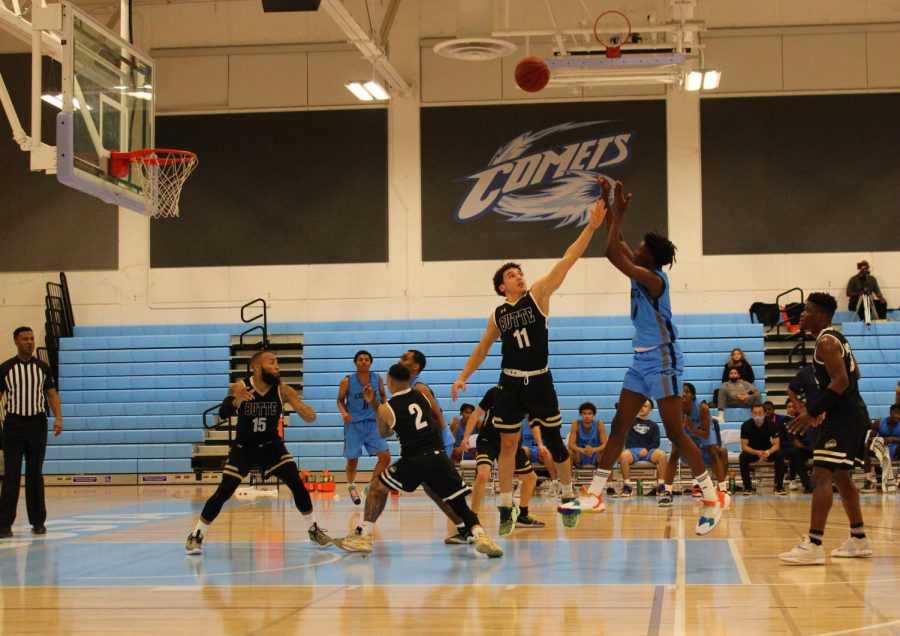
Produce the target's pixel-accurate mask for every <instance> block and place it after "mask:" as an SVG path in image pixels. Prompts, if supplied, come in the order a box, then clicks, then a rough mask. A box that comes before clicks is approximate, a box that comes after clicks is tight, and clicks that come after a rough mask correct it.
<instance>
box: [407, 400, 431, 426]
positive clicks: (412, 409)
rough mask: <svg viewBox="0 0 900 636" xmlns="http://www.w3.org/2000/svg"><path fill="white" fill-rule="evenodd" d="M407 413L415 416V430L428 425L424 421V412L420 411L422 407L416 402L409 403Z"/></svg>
mask: <svg viewBox="0 0 900 636" xmlns="http://www.w3.org/2000/svg"><path fill="white" fill-rule="evenodd" d="M409 414H410V415H415V416H416V430H419V429H420V428H425V427H426V426H428V422H426V421H425V414H424V413H423V412H422V407H421V406H419V405H418V404H410V405H409Z"/></svg>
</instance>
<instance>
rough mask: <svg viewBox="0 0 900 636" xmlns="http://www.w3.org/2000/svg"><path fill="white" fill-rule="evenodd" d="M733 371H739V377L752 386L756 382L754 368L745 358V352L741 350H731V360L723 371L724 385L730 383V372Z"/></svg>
mask: <svg viewBox="0 0 900 636" xmlns="http://www.w3.org/2000/svg"><path fill="white" fill-rule="evenodd" d="M732 369H737V371H738V376H739V377H740V379H741V380H746V381H747V382H750V383H751V384H752V383H753V382H755V381H756V375H755V374H754V373H753V367H752V366H751V365H750V362H749V361H748V360H747V358H745V357H744V352H743V351H741V350H740V349H732V350H731V358H730V359H729V360H728V362H726V363H725V368H724V369H722V384H725V383H726V382H728V376H729V372H730V371H731V370H732Z"/></svg>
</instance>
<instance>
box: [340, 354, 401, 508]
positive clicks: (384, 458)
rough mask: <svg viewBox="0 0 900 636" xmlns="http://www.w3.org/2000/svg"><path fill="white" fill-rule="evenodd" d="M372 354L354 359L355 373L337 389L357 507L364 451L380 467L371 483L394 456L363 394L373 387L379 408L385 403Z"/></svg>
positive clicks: (349, 487) (352, 494)
mask: <svg viewBox="0 0 900 636" xmlns="http://www.w3.org/2000/svg"><path fill="white" fill-rule="evenodd" d="M372 362H373V359H372V354H371V353H369V352H368V351H366V350H360V351H357V352H356V355H354V356H353V364H354V366H356V372H355V373H351V374H350V375H348V376H345V377H344V379H343V380H341V385H340V388H339V389H338V397H337V405H338V409H339V410H340V412H341V416H342V418H343V420H344V458H346V460H347V468H346V474H347V490H348V491H349V492H350V499H352V500H353V503H355V504H356V505H357V506H358V505H359V504H360V503H361V502H362V498H361V497H360V495H359V489H358V488H357V487H356V469H357V466H358V465H359V458H360V457H361V456H362V454H363V450H365V451H366V452H367V453H368V454H369V455H370V456H371V455H376V456H377V457H378V463H377V464H376V465H375V470H374V471H373V472H372V479H375V478H376V477H378V475H379V474H381V471H383V470H384V469H385V468H387V467H388V465H389V464H390V463H391V452H390V450H388V445H387V442H386V441H385V440H384V439H383V438H382V437H381V435H379V434H378V427H377V426H376V425H375V410H374V409H373V408H372V406H371V405H370V404H369V403H368V402H366V400H365V398H364V397H363V391H364V390H365V388H366V387H367V386H371V387H372V389H373V391H374V392H375V395H376V396H377V398H378V404H381V403H383V402H384V401H385V394H384V382H383V381H382V379H381V376H379V375H378V374H377V373H373V372H372Z"/></svg>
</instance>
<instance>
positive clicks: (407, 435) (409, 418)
mask: <svg viewBox="0 0 900 636" xmlns="http://www.w3.org/2000/svg"><path fill="white" fill-rule="evenodd" d="M387 405H388V406H389V407H390V408H391V410H392V411H393V412H394V432H395V433H397V439H398V440H399V441H400V456H401V457H410V456H413V455H426V454H428V453H432V452H434V451H436V450H439V451H441V452H444V442H443V440H442V439H441V432H440V431H439V430H438V427H437V424H436V423H435V419H434V415H432V413H431V402H429V401H428V398H427V397H425V396H424V395H423V394H422V392H421V391H413V390H412V389H404V390H403V391H397V392H396V393H394V395H393V396H391V399H389V400H388V401H387Z"/></svg>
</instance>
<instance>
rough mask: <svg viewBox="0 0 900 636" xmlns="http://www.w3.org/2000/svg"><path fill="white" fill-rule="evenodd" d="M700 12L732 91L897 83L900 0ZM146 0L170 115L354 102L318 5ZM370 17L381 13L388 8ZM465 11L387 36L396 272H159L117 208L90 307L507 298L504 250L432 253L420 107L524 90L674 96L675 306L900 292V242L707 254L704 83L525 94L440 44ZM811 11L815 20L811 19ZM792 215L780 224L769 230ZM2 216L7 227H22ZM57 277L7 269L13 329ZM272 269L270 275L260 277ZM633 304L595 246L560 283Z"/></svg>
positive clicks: (206, 308)
mask: <svg viewBox="0 0 900 636" xmlns="http://www.w3.org/2000/svg"><path fill="white" fill-rule="evenodd" d="M374 4H378V3H374ZM512 4H513V10H512V11H511V12H510V15H511V22H510V28H513V29H516V28H519V29H521V28H544V27H546V26H547V17H546V10H545V5H544V3H543V2H536V1H534V0H532V1H530V2H527V5H528V8H527V9H526V8H524V6H525V5H526V0H521V1H519V2H513V3H512ZM555 4H558V3H555ZM563 4H565V3H563ZM570 4H572V5H576V4H577V3H570ZM620 4H626V5H628V7H629V9H630V10H631V11H632V12H633V13H634V16H633V17H635V19H636V20H637V19H639V18H638V15H639V14H642V13H645V12H647V11H650V10H653V11H658V15H662V14H663V13H664V11H665V7H666V6H667V4H668V3H667V2H665V0H645V1H638V0H632V1H630V2H625V3H622V2H620ZM347 5H348V7H350V8H351V10H352V12H353V13H354V15H355V16H356V18H357V19H358V20H359V21H360V22H362V23H363V24H365V23H366V14H365V11H364V9H363V8H362V6H363V5H362V4H361V3H360V2H356V1H355V0H354V1H353V2H351V1H348V2H347ZM372 5H373V3H370V6H372ZM495 5H496V6H495V9H496V11H495V13H496V14H497V15H495V25H500V24H501V23H502V20H503V14H502V5H501V4H500V3H495ZM88 7H89V8H90V9H92V10H93V11H94V12H95V13H96V14H97V15H98V16H101V17H102V15H103V11H106V10H108V9H107V8H106V5H99V4H98V5H91V4H88ZM380 9H383V7H380ZM700 10H701V13H700V17H701V18H703V19H706V20H707V25H708V26H709V27H710V31H709V32H707V33H706V34H705V36H704V39H703V42H704V43H705V44H706V45H707V50H706V56H707V62H708V65H710V66H718V67H719V68H721V69H722V70H723V72H724V74H723V82H722V87H721V89H720V91H719V92H718V94H720V95H757V94H765V95H776V94H791V93H809V92H814V93H830V92H841V91H852V92H875V91H884V90H887V91H897V90H900V67H898V65H897V64H896V60H897V59H900V3H898V2H881V1H876V0H871V1H866V2H853V3H847V2H843V1H837V0H834V1H829V2H825V1H821V0H819V1H816V2H800V1H797V0H783V1H773V0H769V1H765V2H763V1H759V2H753V3H748V2H745V1H743V0H716V1H715V2H712V1H711V0H705V1H703V2H701V4H700ZM135 11H136V15H135V33H136V36H135V40H136V43H137V44H138V45H139V46H141V47H142V48H143V49H145V50H151V51H152V53H153V55H154V57H155V58H156V59H157V61H158V73H157V78H158V81H157V88H158V93H159V108H158V111H159V114H160V115H166V114H179V113H188V112H191V113H195V112H235V111H248V110H260V109H265V108H272V109H290V110H304V109H315V108H334V107H356V106H357V103H356V102H355V100H354V99H353V98H352V97H351V96H350V95H349V93H347V92H346V91H345V90H344V89H343V86H342V84H343V82H344V81H347V80H350V79H355V78H358V77H367V76H368V74H369V73H370V72H371V71H370V70H369V69H370V67H369V66H368V64H367V63H365V62H363V61H361V60H360V57H359V55H358V54H357V53H356V51H355V49H353V48H352V47H350V46H349V45H347V44H344V43H343V42H342V36H341V34H340V32H339V31H338V30H337V29H336V28H335V27H334V25H333V24H332V23H331V21H330V19H329V18H328V17H327V16H325V15H324V13H323V12H322V11H320V12H319V14H317V15H310V14H263V13H262V12H261V8H260V6H259V2H258V1H257V0H247V1H244V0H238V1H231V2H227V1H226V2H215V3H213V2H197V3H188V2H179V3H150V4H141V3H137V4H136V9H135ZM558 17H559V18H562V17H565V16H558ZM373 19H374V20H375V21H376V24H377V23H378V22H377V21H378V20H380V16H378V15H375V16H374V17H373ZM454 21H455V13H454V10H453V3H451V2H439V1H438V0H423V1H422V2H415V1H412V0H410V1H407V2H403V3H401V5H400V11H399V13H398V15H397V19H396V21H395V23H394V27H393V30H392V31H391V34H390V58H391V61H392V63H393V64H394V65H395V66H396V67H397V68H398V69H399V70H400V71H401V73H402V74H403V76H404V77H405V78H406V79H407V80H408V81H409V82H410V83H411V84H413V86H414V87H415V88H414V92H413V94H412V95H409V96H405V97H399V98H395V99H393V100H392V101H391V102H390V106H389V154H390V159H389V160H390V167H389V179H390V188H389V231H390V237H389V246H390V247H389V263H388V264H385V265H383V266H382V267H383V269H384V272H383V273H384V276H383V278H382V279H381V280H380V282H379V283H378V284H376V285H370V286H366V287H364V288H363V287H360V286H359V285H357V284H356V281H357V280H359V279H360V278H362V274H363V273H364V272H365V274H366V278H367V279H369V280H370V279H371V277H370V274H371V267H372V266H371V265H339V266H333V265H332V266H322V265H317V266H284V267H265V268H255V267H232V268H197V269H177V270H173V269H161V270H160V269H154V270H152V271H151V270H150V268H149V223H150V222H149V221H147V220H146V219H144V218H143V217H141V216H138V215H136V214H134V213H131V212H128V211H121V212H120V237H119V241H120V246H119V254H120V257H119V258H120V264H119V269H118V270H117V271H108V272H73V273H71V274H69V282H70V286H71V289H72V294H73V299H74V301H75V315H76V320H77V321H78V323H79V324H125V323H138V324H140V323H178V322H225V321H233V320H235V319H236V316H237V312H236V309H235V308H236V307H237V306H239V305H240V304H242V303H243V302H245V301H247V300H249V299H251V298H253V297H256V296H262V297H265V298H267V299H270V301H271V313H270V316H271V318H270V319H271V320H273V321H287V320H332V319H363V318H405V317H413V318H418V317H441V316H448V317H449V316H482V315H483V316H487V314H488V312H489V311H490V309H491V308H492V307H493V306H494V304H495V300H496V297H495V296H494V295H493V290H492V289H491V285H490V282H489V279H490V276H491V274H492V273H493V271H494V269H495V268H496V267H497V265H498V263H497V262H496V261H494V260H490V261H482V262H453V263H434V262H427V263H425V262H423V261H422V259H421V241H420V236H421V220H420V205H421V204H420V201H421V197H420V179H419V176H420V175H419V131H418V121H419V117H418V116H419V108H420V107H421V106H423V105H425V106H427V105H434V104H442V105H443V104H448V103H449V104H452V103H466V104H471V103H502V102H510V101H516V100H523V99H531V100H534V99H543V100H548V99H549V100H551V101H556V100H573V99H575V100H578V101H585V100H595V99H615V98H621V97H629V98H663V97H664V98H665V99H666V102H667V103H666V106H667V108H666V111H667V117H668V131H669V132H668V140H667V143H668V170H669V174H668V182H669V231H670V236H671V238H672V240H673V241H674V242H675V243H676V244H677V245H678V247H679V252H678V263H677V265H676V267H675V268H674V269H673V271H672V277H671V278H672V282H673V290H674V291H675V294H674V296H673V302H674V305H675V310H676V312H681V313H685V312H732V311H733V312H742V311H745V310H746V309H747V307H748V306H749V305H750V304H751V303H752V302H753V301H755V300H763V299H765V300H769V299H773V298H774V296H775V295H776V294H777V293H778V292H780V291H782V290H784V289H787V288H789V287H793V286H800V287H802V288H804V289H806V290H808V291H811V290H821V289H827V290H829V291H831V292H832V293H833V294H835V295H836V296H837V297H838V298H839V300H840V301H841V302H843V298H844V296H843V290H844V285H845V283H846V280H847V278H848V277H849V276H851V275H852V274H853V273H854V269H855V268H854V264H855V263H856V261H857V260H859V259H860V258H867V259H868V260H869V261H870V262H871V263H872V265H873V270H874V273H875V274H876V275H877V276H878V278H879V280H880V282H881V285H882V289H883V291H884V293H885V295H886V296H887V297H888V300H889V301H890V302H891V303H892V305H894V306H896V305H897V304H898V303H900V251H893V252H881V253H847V254H826V255H809V254H806V255H793V254H775V255H760V256H703V255H702V217H701V210H702V201H701V183H700V144H699V140H700V134H699V133H700V131H699V98H698V96H697V95H696V94H688V93H669V94H668V95H665V94H664V92H663V91H662V90H661V89H657V88H653V89H646V88H630V89H618V90H616V91H615V92H613V91H611V90H610V89H604V91H603V92H600V91H598V90H597V89H594V90H593V91H589V92H587V93H583V94H579V95H577V96H574V97H573V96H570V95H569V94H567V93H557V94H551V93H542V94H539V95H537V96H525V95H523V94H522V93H521V91H518V90H517V89H516V88H515V86H514V83H513V80H512V67H513V66H514V64H515V61H516V60H517V59H518V55H517V54H514V55H513V56H511V57H510V58H506V59H503V60H501V61H496V62H481V63H464V62H457V61H448V60H444V59H443V58H439V57H437V56H436V55H434V53H433V52H432V51H431V48H430V47H431V45H432V44H433V43H434V42H435V41H437V40H438V39H440V38H442V37H447V36H450V35H452V34H453V33H454ZM811 22H812V23H815V24H817V25H820V26H809V25H810V23H811ZM545 49H549V45H548V44H547V43H546V42H545V43H541V42H538V41H535V42H532V43H530V52H531V53H537V54H540V53H542V52H543V51H544V50H545ZM664 95H665V96H664ZM48 178H50V177H48ZM188 187H189V185H188ZM639 195H640V193H637V196H639ZM153 222H154V223H160V222H162V223H166V222H172V221H153ZM175 222H177V221H175ZM849 222H854V221H853V220H851V219H848V223H849ZM785 230H786V228H773V234H775V233H777V232H783V231H785ZM798 231H801V230H798ZM3 232H4V236H5V237H6V238H7V240H9V238H10V229H9V228H4V229H3ZM575 236H576V231H575V230H573V231H572V237H573V239H574V238H575ZM600 240H602V239H600ZM776 240H777V239H776ZM526 256H527V255H526V254H523V255H522V257H523V258H525V257H526ZM550 263H551V261H536V260H528V259H525V260H524V264H525V270H526V274H527V275H529V276H530V277H531V278H532V279H533V278H534V277H536V276H538V275H540V274H542V273H543V272H544V271H546V269H547V268H548V267H549V266H550ZM261 273H264V277H261V276H260V274H261ZM53 275H55V273H47V274H32V273H28V274H0V290H2V291H0V336H2V334H3V333H9V332H11V330H12V329H13V328H14V327H15V326H17V325H19V324H22V323H30V324H32V326H34V327H35V328H36V329H38V331H39V332H40V331H42V329H41V325H42V324H43V293H44V292H43V289H44V288H43V283H44V281H46V280H48V279H49V278H50V277H51V276H53ZM261 278H262V279H263V280H265V281H266V285H268V286H267V287H265V286H261V285H260V283H259V280H260V279H261ZM626 303H627V285H626V283H625V281H624V280H623V279H622V277H621V276H620V275H618V274H616V273H614V272H613V270H612V268H611V267H610V266H609V265H608V263H607V262H606V261H605V259H587V260H585V261H584V262H582V263H579V264H578V265H577V266H576V267H575V268H574V269H573V271H572V272H571V274H570V275H569V278H568V280H567V282H566V284H565V285H564V286H563V288H562V289H561V290H560V292H559V294H558V296H557V297H556V298H555V299H554V306H553V311H554V313H557V314H589V313H591V314H622V313H624V312H625V311H626Z"/></svg>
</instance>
